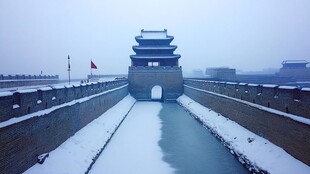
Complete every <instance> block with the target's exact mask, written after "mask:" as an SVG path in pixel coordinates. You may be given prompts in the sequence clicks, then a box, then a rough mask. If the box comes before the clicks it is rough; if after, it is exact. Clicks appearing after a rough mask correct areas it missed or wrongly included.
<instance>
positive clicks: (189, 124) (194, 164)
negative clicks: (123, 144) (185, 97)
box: [159, 103, 249, 174]
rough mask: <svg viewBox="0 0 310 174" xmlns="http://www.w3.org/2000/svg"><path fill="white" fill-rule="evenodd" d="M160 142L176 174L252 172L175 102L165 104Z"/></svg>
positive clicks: (165, 156)
mask: <svg viewBox="0 0 310 174" xmlns="http://www.w3.org/2000/svg"><path fill="white" fill-rule="evenodd" d="M162 106H163V107H162V109H161V111H160V114H159V116H160V119H161V120H162V128H161V130H162V131H161V140H160V141H159V145H160V147H161V149H162V151H163V153H164V158H163V159H164V161H166V162H168V163H169V164H170V165H171V166H172V167H173V168H175V169H176V171H175V173H177V174H183V173H184V174H188V173H191V174H196V173H197V174H199V173H210V174H216V173H220V174H224V173H227V174H231V173H238V174H242V173H249V172H248V170H247V169H246V168H245V167H243V166H242V165H241V163H239V161H238V160H237V159H236V158H235V157H234V156H233V155H232V154H231V153H230V152H229V150H228V149H227V148H226V147H224V146H223V145H222V144H221V143H220V141H219V140H218V139H216V138H215V137H214V135H212V134H211V133H210V132H209V131H208V130H207V129H206V128H204V127H203V126H202V125H201V124H200V123H199V122H198V121H196V120H195V119H194V118H193V117H192V116H190V115H189V114H188V113H187V112H186V111H185V110H184V109H183V108H182V107H181V106H179V105H178V104H176V103H163V104H162Z"/></svg>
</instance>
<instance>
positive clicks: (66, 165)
mask: <svg viewBox="0 0 310 174" xmlns="http://www.w3.org/2000/svg"><path fill="white" fill-rule="evenodd" d="M134 103H135V99H134V98H132V97H131V96H129V95H128V96H126V97H125V98H124V99H123V100H121V101H120V102H119V103H117V104H116V105H115V106H114V107H112V108H111V109H109V110H108V111H106V112H105V113H104V114H102V115H101V116H100V117H98V118H97V119H95V120H94V121H92V122H91V123H89V124H88V125H87V126H85V127H84V128H82V129H81V130H79V131H78V132H77V133H76V134H75V135H74V136H72V137H70V138H69V139H68V140H67V141H65V142H64V143H63V144H61V145H60V146H59V147H58V148H57V149H55V150H53V151H51V152H50V153H49V157H48V158H46V160H45V162H44V163H43V164H36V165H34V166H33V167H31V168H29V169H28V170H27V171H26V172H25V173H26V174H27V173H29V174H41V173H44V174H48V173H55V174H60V173H75V174H79V173H85V172H86V171H87V169H88V167H89V166H90V164H91V163H92V161H93V160H92V159H93V158H94V157H96V155H97V154H98V153H99V152H100V151H101V149H102V148H103V147H104V146H105V145H106V143H107V141H108V140H109V139H110V138H111V136H112V134H113V133H114V132H115V130H116V129H117V127H118V126H119V124H120V123H121V121H122V120H123V118H125V116H126V115H127V114H128V112H129V110H130V109H131V107H132V106H133V104H134Z"/></svg>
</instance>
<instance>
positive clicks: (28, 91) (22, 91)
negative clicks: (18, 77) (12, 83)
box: [16, 89, 38, 93]
mask: <svg viewBox="0 0 310 174" xmlns="http://www.w3.org/2000/svg"><path fill="white" fill-rule="evenodd" d="M37 91H38V90H37V89H20V90H17V91H16V92H18V93H30V92H37Z"/></svg>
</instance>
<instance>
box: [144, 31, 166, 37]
mask: <svg viewBox="0 0 310 174" xmlns="http://www.w3.org/2000/svg"><path fill="white" fill-rule="evenodd" d="M141 36H142V38H144V39H165V38H167V30H166V29H165V30H163V31H150V30H149V31H146V30H144V29H142V30H141Z"/></svg>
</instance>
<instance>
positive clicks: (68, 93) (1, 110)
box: [0, 80, 128, 122]
mask: <svg viewBox="0 0 310 174" xmlns="http://www.w3.org/2000/svg"><path fill="white" fill-rule="evenodd" d="M126 84H128V81H127V80H115V81H108V82H93V83H88V84H79V85H61V86H60V85H58V86H52V85H50V86H48V87H43V88H39V89H25V90H17V91H16V92H14V93H12V92H0V122H3V121H6V120H9V119H11V118H13V117H20V116H23V115H26V114H31V113H34V112H37V111H41V110H44V109H48V108H51V107H53V106H57V105H61V104H63V103H68V102H71V101H73V100H76V99H80V98H84V97H89V96H92V95H96V94H99V93H102V92H105V91H109V90H111V89H115V88H117V87H120V86H123V85H126Z"/></svg>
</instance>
